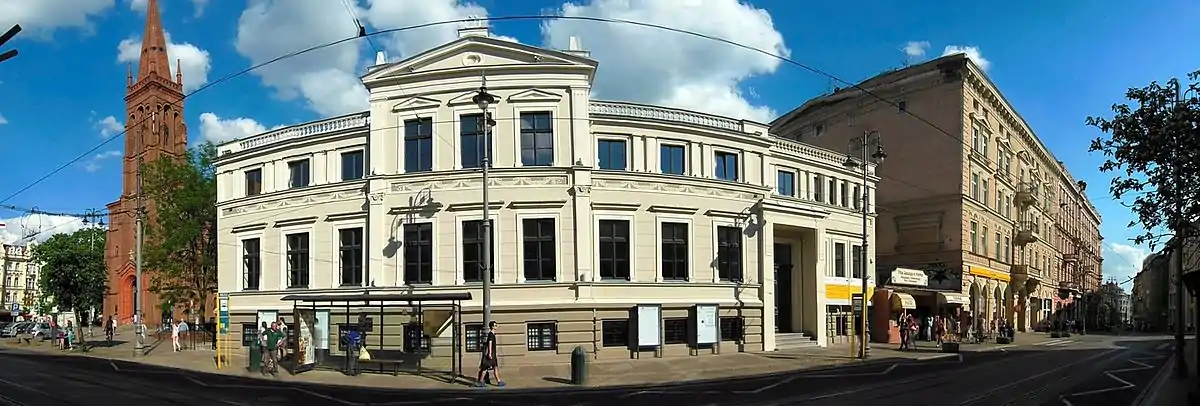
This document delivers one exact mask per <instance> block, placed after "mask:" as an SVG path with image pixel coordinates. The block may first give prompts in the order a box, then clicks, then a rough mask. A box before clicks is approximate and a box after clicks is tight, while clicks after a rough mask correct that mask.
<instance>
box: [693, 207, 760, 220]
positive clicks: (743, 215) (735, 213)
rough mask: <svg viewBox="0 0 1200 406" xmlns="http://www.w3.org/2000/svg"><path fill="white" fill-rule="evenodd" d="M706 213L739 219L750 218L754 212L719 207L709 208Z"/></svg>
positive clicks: (711, 215)
mask: <svg viewBox="0 0 1200 406" xmlns="http://www.w3.org/2000/svg"><path fill="white" fill-rule="evenodd" d="M704 214H705V215H707V216H709V217H716V218H727V219H737V220H742V219H746V218H750V216H751V215H752V213H750V212H749V211H729V210H717V209H708V211H705V212H704Z"/></svg>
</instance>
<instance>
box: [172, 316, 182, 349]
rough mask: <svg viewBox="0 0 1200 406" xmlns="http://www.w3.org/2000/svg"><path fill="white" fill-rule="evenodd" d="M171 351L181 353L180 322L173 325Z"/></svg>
mask: <svg viewBox="0 0 1200 406" xmlns="http://www.w3.org/2000/svg"><path fill="white" fill-rule="evenodd" d="M171 349H172V352H179V350H180V348H179V321H178V320H177V321H175V323H172V324H171Z"/></svg>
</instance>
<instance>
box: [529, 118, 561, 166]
mask: <svg viewBox="0 0 1200 406" xmlns="http://www.w3.org/2000/svg"><path fill="white" fill-rule="evenodd" d="M553 162H554V124H552V123H551V120H550V112H547V111H542V112H537V113H521V165H524V166H549V165H550V164H551V163H553Z"/></svg>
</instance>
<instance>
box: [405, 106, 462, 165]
mask: <svg viewBox="0 0 1200 406" xmlns="http://www.w3.org/2000/svg"><path fill="white" fill-rule="evenodd" d="M463 122H464V123H465V122H466V121H463ZM430 170H433V117H424V118H416V119H412V120H404V171H405V172H424V171H430Z"/></svg>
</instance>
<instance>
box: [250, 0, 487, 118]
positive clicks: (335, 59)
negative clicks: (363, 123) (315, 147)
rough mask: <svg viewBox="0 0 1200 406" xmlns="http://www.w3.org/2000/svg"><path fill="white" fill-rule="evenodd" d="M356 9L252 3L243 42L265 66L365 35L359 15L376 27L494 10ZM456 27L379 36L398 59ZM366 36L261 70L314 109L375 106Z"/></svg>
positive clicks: (431, 3)
mask: <svg viewBox="0 0 1200 406" xmlns="http://www.w3.org/2000/svg"><path fill="white" fill-rule="evenodd" d="M353 4H355V6H354V7H352V10H351V11H350V12H348V11H347V9H346V6H345V5H344V4H343V3H342V2H338V1H305V2H298V1H283V0H252V1H250V2H249V5H248V6H247V7H246V9H245V10H244V11H243V12H242V15H241V18H239V19H238V34H237V39H236V40H235V47H236V48H237V51H238V53H240V54H241V55H243V56H245V57H247V58H249V59H250V61H251V63H253V64H259V63H262V62H266V61H269V60H271V59H274V58H276V57H279V56H280V55H282V54H285V53H288V52H293V51H297V50H300V49H304V48H308V47H311V46H313V45H316V44H324V43H329V42H333V41H338V40H342V39H345V38H350V37H353V36H355V35H357V34H358V33H357V29H356V28H355V26H354V24H353V23H352V20H351V12H352V13H353V14H354V16H356V17H358V18H360V19H361V20H362V21H363V22H364V23H367V24H370V25H371V27H372V28H374V29H376V30H384V29H391V28H400V27H404V26H409V25H416V24H422V23H430V22H436V21H444V20H454V19H461V18H466V17H467V16H470V15H477V16H485V15H487V10H486V9H484V8H482V7H480V6H478V5H475V4H471V3H461V2H459V1H455V0H426V1H421V2H416V1H391V0H368V1H366V7H358V6H357V4H358V2H357V1H355V2H353ZM455 30H456V27H455V26H453V25H450V24H448V25H441V26H433V27H427V28H422V29H417V30H411V31H407V32H403V33H396V34H394V35H391V36H388V37H385V38H383V39H382V40H380V39H377V40H376V41H377V42H380V43H381V44H382V45H383V46H384V48H386V49H387V50H388V52H389V53H390V54H392V55H395V56H408V55H413V54H415V53H417V52H421V51H424V50H426V49H429V48H432V47H434V46H437V45H440V44H442V43H444V42H447V41H450V40H453V39H454V38H455V36H456V34H455V32H456V31H455ZM365 45H366V42H364V41H362V40H358V41H350V42H347V43H343V44H340V45H337V46H332V47H329V48H325V49H321V50H318V51H313V52H309V53H307V54H304V55H301V56H298V57H294V58H290V59H287V60H283V61H279V62H277V63H274V64H271V65H268V66H266V67H263V68H260V69H258V70H256V71H255V74H257V75H258V76H259V77H260V78H261V79H262V81H263V84H265V85H267V86H269V87H271V88H272V89H274V90H275V91H276V96H277V97H279V98H281V99H283V100H292V99H296V98H301V99H302V100H304V101H306V102H307V105H308V107H309V109H311V110H313V111H315V112H317V113H319V114H322V115H326V116H331V115H337V114H344V113H350V112H355V111H361V110H365V109H366V108H367V91H366V89H364V88H363V86H362V83H361V82H360V81H359V78H358V76H359V73H361V72H360V68H362V67H363V65H365V64H367V60H366V59H362V58H361V56H360V48H361V47H363V46H365ZM369 56H370V58H368V59H371V60H373V59H374V55H369Z"/></svg>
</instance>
